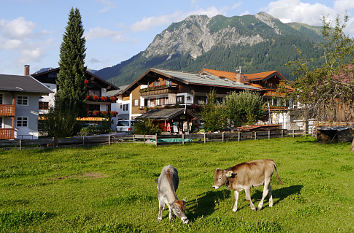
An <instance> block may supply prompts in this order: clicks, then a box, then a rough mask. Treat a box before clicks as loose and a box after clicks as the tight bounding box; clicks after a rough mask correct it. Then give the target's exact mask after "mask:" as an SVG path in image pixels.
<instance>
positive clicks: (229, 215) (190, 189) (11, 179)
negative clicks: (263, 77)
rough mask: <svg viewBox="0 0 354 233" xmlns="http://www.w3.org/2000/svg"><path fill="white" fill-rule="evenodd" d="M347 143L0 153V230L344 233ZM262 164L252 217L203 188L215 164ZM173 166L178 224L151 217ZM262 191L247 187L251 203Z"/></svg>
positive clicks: (285, 141)
mask: <svg viewBox="0 0 354 233" xmlns="http://www.w3.org/2000/svg"><path fill="white" fill-rule="evenodd" d="M349 149H350V144H349V143H347V144H332V145H322V144H318V143H316V142H314V141H313V140H312V139H311V138H280V139H271V140H259V141H254V140H252V141H251V140H250V141H242V142H227V143H207V144H205V145H204V144H192V145H185V146H182V145H176V146H161V147H157V148H156V147H154V146H151V145H142V144H115V145H111V146H102V147H92V148H77V149H56V150H25V151H2V150H0V232H165V231H167V232H214V233H216V232H354V221H353V219H354V215H353V211H354V209H353V207H354V196H353V193H354V173H353V167H354V158H353V156H354V154H353V153H352V152H350V151H349ZM263 158H271V159H274V161H275V162H276V164H277V166H278V172H279V175H280V177H281V178H282V180H283V182H284V184H283V185H280V184H279V183H278V182H277V180H276V179H275V177H273V179H272V189H273V199H274V206H273V208H270V207H269V206H268V199H266V201H265V203H264V205H263V210H261V211H252V210H251V208H250V207H249V204H248V202H246V201H245V199H244V192H242V193H241V195H240V199H239V205H238V206H239V210H238V211H237V212H236V213H233V212H232V211H231V209H232V206H233V202H234V197H233V193H231V192H230V190H228V189H226V188H225V187H221V188H220V189H218V190H213V189H212V188H211V186H212V184H213V175H214V171H215V169H216V168H217V167H219V168H227V167H230V166H232V165H235V164H236V163H240V162H244V161H249V160H254V159H263ZM168 164H171V165H173V166H175V167H176V168H177V169H178V172H179V177H180V187H179V189H178V191H177V196H178V197H179V198H180V199H183V198H184V197H186V198H187V201H188V202H187V211H186V214H187V216H188V218H189V220H190V223H189V224H188V225H184V224H182V222H181V220H179V219H175V220H174V221H173V222H169V220H168V211H167V210H166V209H165V211H164V213H163V220H162V221H161V222H158V221H157V214H158V201H157V189H156V184H155V179H156V178H157V177H158V176H159V174H160V172H161V169H162V167H163V166H165V165H168ZM262 189H263V186H261V187H258V188H254V189H252V200H253V202H254V204H255V205H256V206H257V205H258V202H259V200H260V199H261V194H262Z"/></svg>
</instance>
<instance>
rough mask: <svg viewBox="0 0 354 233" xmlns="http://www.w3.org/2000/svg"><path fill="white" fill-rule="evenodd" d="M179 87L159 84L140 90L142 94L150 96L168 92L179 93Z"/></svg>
mask: <svg viewBox="0 0 354 233" xmlns="http://www.w3.org/2000/svg"><path fill="white" fill-rule="evenodd" d="M177 89H178V87H177V86H176V85H173V86H157V87H148V88H144V89H141V90H140V93H141V96H149V95H161V94H168V93H177Z"/></svg>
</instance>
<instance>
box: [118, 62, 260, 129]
mask: <svg viewBox="0 0 354 233" xmlns="http://www.w3.org/2000/svg"><path fill="white" fill-rule="evenodd" d="M212 90H215V93H216V97H217V101H218V102H224V100H225V97H226V96H227V95H228V94H230V93H231V92H233V91H236V92H239V91H243V90H252V91H260V89H259V88H258V87H254V86H251V85H247V84H244V83H241V82H235V81H232V80H229V79H225V78H220V77H218V76H216V75H213V74H192V73H186V72H178V71H171V70H162V69H154V68H151V69H149V70H147V71H146V72H145V73H144V74H142V75H141V76H140V77H139V78H138V79H137V80H135V81H134V82H133V83H131V84H130V85H129V86H128V87H126V88H125V89H124V90H123V91H122V92H121V93H120V95H119V100H120V101H121V102H122V103H124V101H125V103H129V104H128V106H127V108H128V109H129V110H128V111H129V120H133V119H136V118H150V119H154V120H155V121H157V122H159V124H160V128H162V129H163V130H166V131H171V132H174V133H176V131H177V132H181V131H183V132H185V131H186V130H187V131H190V129H191V128H192V126H193V124H198V120H200V118H199V119H198V116H197V114H196V113H195V111H193V110H194V109H195V108H197V107H198V106H201V105H203V104H204V103H206V100H207V95H208V94H209V93H210V92H211V91H212ZM123 106H124V105H123ZM166 109H169V110H166ZM119 117H120V115H118V118H119Z"/></svg>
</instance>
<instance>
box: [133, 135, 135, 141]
mask: <svg viewBox="0 0 354 233" xmlns="http://www.w3.org/2000/svg"><path fill="white" fill-rule="evenodd" d="M133 142H135V134H133Z"/></svg>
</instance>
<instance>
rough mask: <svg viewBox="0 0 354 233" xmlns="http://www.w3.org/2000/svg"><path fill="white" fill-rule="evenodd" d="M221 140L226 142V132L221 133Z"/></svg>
mask: <svg viewBox="0 0 354 233" xmlns="http://www.w3.org/2000/svg"><path fill="white" fill-rule="evenodd" d="M221 141H222V142H224V132H222V133H221Z"/></svg>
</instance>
